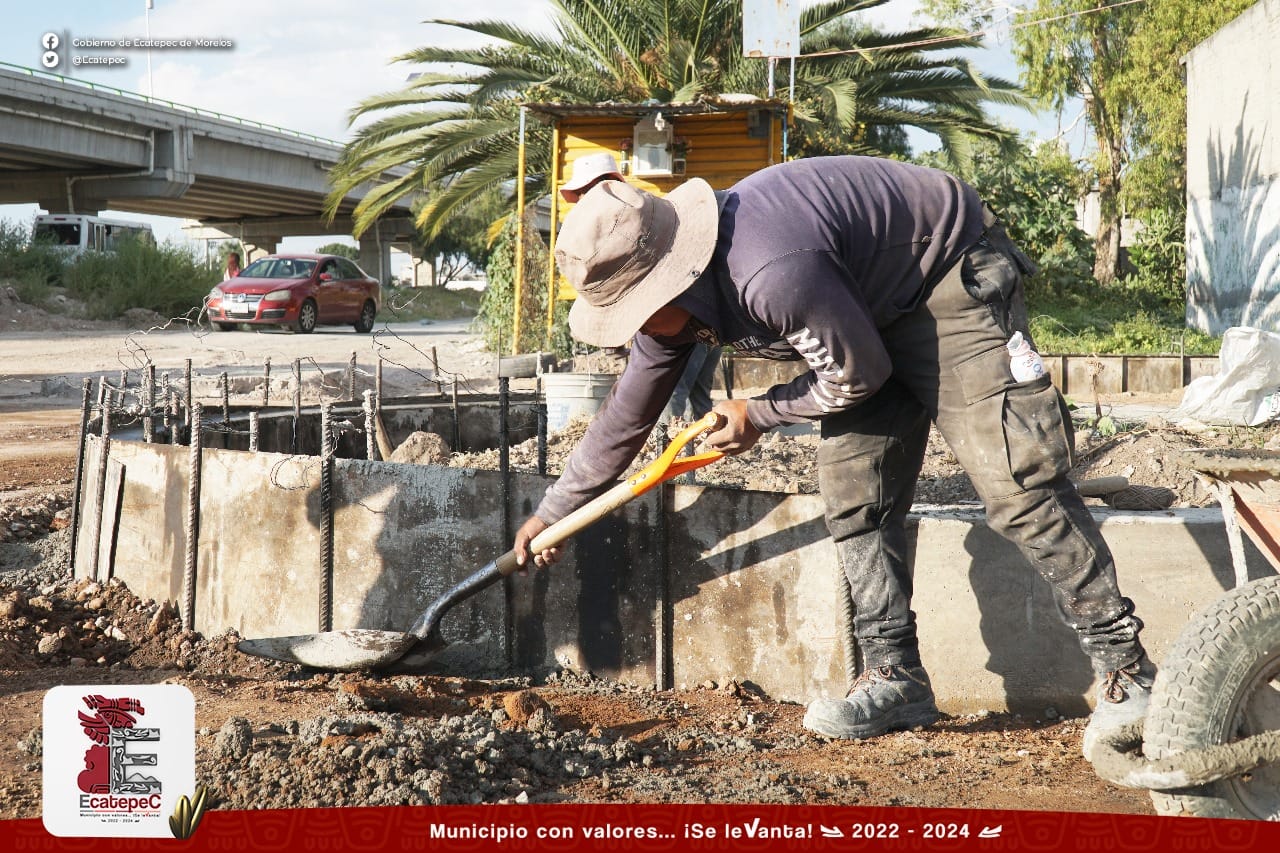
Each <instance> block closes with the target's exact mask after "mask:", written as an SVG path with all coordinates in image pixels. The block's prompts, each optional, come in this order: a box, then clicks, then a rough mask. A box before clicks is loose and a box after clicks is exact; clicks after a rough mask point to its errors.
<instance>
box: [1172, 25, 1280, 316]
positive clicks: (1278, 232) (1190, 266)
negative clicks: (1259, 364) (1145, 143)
mask: <svg viewBox="0 0 1280 853" xmlns="http://www.w3.org/2000/svg"><path fill="white" fill-rule="evenodd" d="M1277 40H1280V0H1261V2H1259V3H1257V4H1256V5H1254V6H1252V7H1250V8H1249V9H1246V10H1245V11H1244V12H1243V13H1242V14H1241V15H1240V16H1239V17H1238V18H1236V19H1235V20H1234V21H1232V22H1231V23H1230V24H1228V25H1227V26H1225V27H1223V28H1222V29H1221V30H1219V31H1218V32H1217V33H1215V34H1214V35H1213V36H1212V37H1210V38H1208V39H1206V40H1205V41H1203V42H1201V43H1200V44H1199V45H1197V46H1196V47H1195V48H1194V49H1193V50H1192V51H1191V52H1190V53H1188V54H1187V56H1186V60H1185V61H1186V72H1187V322H1188V323H1189V324H1191V325H1193V326H1195V327H1196V328H1199V329H1203V330H1205V331H1208V332H1210V333H1212V334H1221V333H1222V332H1223V331H1224V330H1225V329H1227V328H1228V327H1230V326H1238V325H1246V326H1255V327H1258V328H1262V329H1266V330H1268V331H1276V330H1277V329H1278V328H1280V322H1277V321H1280V240H1278V239H1277V237H1280V186H1277V177H1278V176H1280V147H1278V146H1280V139H1278V138H1277V131H1280V101H1277V99H1276V97H1275V92H1276V89H1277V86H1278V85H1280V67H1277V66H1276V64H1275V62H1274V61H1273V54H1274V52H1275V45H1276V43H1277Z"/></svg>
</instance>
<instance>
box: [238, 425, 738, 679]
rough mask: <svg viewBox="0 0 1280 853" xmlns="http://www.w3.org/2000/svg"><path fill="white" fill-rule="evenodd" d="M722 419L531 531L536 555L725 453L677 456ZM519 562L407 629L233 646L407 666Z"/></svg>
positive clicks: (470, 584)
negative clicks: (455, 610) (447, 617)
mask: <svg viewBox="0 0 1280 853" xmlns="http://www.w3.org/2000/svg"><path fill="white" fill-rule="evenodd" d="M720 423H721V416H720V415H718V414H716V413H715V412H711V413H708V414H707V415H706V417H704V418H702V419H701V420H699V421H697V422H696V423H694V424H692V425H690V426H689V427H687V428H686V429H684V430H683V431H682V432H681V433H680V434H679V435H678V436H676V437H675V439H674V440H672V442H671V445H670V446H669V447H667V449H666V450H665V451H664V452H663V453H662V455H661V456H659V457H658V458H657V459H655V460H653V461H652V462H650V463H649V464H648V465H646V466H645V467H644V469H642V470H641V471H639V472H638V473H636V474H634V475H633V476H631V477H630V478H629V479H627V480H625V481H624V482H621V483H619V484H618V485H616V486H614V487H613V488H612V489H610V490H609V491H607V492H605V493H604V494H602V495H600V496H599V497H597V498H595V499H594V500H592V501H590V502H589V503H587V504H584V505H583V506H581V507H579V508H578V509H577V510H575V511H574V512H572V513H570V514H569V515H566V516H565V517H564V518H562V519H560V520H559V521H557V522H556V523H555V524H552V525H550V526H549V527H547V529H546V530H543V531H542V532H541V533H539V534H538V535H537V536H535V537H533V541H532V542H530V543H529V550H530V552H531V553H535V554H536V553H538V552H540V551H543V550H545V549H547V548H553V547H555V546H557V545H559V544H560V543H561V542H564V541H565V540H566V539H568V538H569V537H570V536H573V535H574V534H575V533H578V532H579V531H582V530H585V529H586V528H587V527H590V526H591V525H592V524H594V523H595V522H597V521H599V520H600V519H601V518H603V517H604V516H606V515H608V514H609V513H611V512H613V511H614V510H615V509H617V508H618V507H620V506H622V505H623V504H626V503H627V502H629V501H630V500H632V499H633V498H637V497H639V496H640V495H643V494H644V493H645V492H647V491H649V490H650V489H652V488H653V487H655V486H657V485H659V484H661V483H665V482H666V481H667V480H670V479H672V478H674V477H678V476H680V475H681V474H684V473H686V472H688V471H692V470H694V469H696V468H701V467H702V466H704V465H708V464H710V463H712V462H714V461H716V460H717V459H720V458H722V457H723V456H724V454H723V453H719V452H715V451H712V452H707V453H698V454H695V455H692V456H681V457H680V458H678V459H677V458H676V457H677V455H678V454H679V453H680V451H681V450H683V449H684V447H685V445H687V444H688V443H689V442H690V441H692V440H693V439H695V438H697V437H698V436H700V435H702V434H704V433H706V432H710V431H713V430H715V429H717V428H718V427H719V425H720ZM518 568H520V567H519V566H518V565H517V564H516V552H515V550H514V549H513V550H511V551H508V552H507V553H505V554H503V555H502V556H501V557H499V558H498V559H496V560H494V561H493V562H491V563H489V564H488V565H486V566H485V567H484V568H482V569H480V570H479V571H477V572H475V573H474V574H472V575H471V576H470V577H468V578H465V579H464V580H463V581H462V582H461V583H459V584H457V585H456V586H454V587H453V588H452V589H450V590H449V591H447V592H446V593H445V594H444V595H442V596H440V597H439V598H438V599H436V600H435V601H434V602H432V604H431V606H430V607H428V608H427V609H426V611H424V612H423V614H422V615H421V616H419V617H418V620H417V621H416V622H414V623H413V627H412V628H410V629H409V630H408V632H400V631H378V630H373V629H367V628H350V629H347V630H345V631H325V632H322V633H318V634H298V635H295V636H292V637H263V638H259V639H252V640H241V641H240V643H239V644H238V646H237V648H238V649H239V650H240V651H242V652H244V653H246V654H250V655H256V656H257V657H263V658H270V659H272V660H279V661H285V662H287V663H298V664H302V665H303V666H309V667H314V668H316V669H327V670H338V671H342V672H347V671H352V670H362V669H381V668H385V667H388V666H391V665H393V664H394V665H395V666H396V669H397V670H399V671H402V672H407V671H413V670H414V669H415V668H417V667H419V666H422V665H424V664H426V663H428V662H430V660H431V659H432V658H434V657H435V656H436V655H437V654H439V652H440V651H441V650H443V649H444V648H445V647H446V646H447V645H448V643H446V642H445V639H444V637H443V636H442V635H441V633H440V620H441V619H442V618H443V617H444V614H445V613H447V612H448V611H449V609H450V608H452V607H453V606H454V605H455V604H457V603H458V602H460V601H463V600H464V599H467V598H470V597H471V596H473V595H475V594H476V593H477V592H480V590H482V589H485V588H486V587H490V586H492V585H493V584H495V583H497V582H498V581H500V580H502V579H503V578H505V577H507V576H508V575H511V574H513V573H514V572H515V571H516V570H517V569H518Z"/></svg>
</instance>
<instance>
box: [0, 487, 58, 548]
mask: <svg viewBox="0 0 1280 853" xmlns="http://www.w3.org/2000/svg"><path fill="white" fill-rule="evenodd" d="M70 523H71V498H70V496H69V495H68V494H67V493H66V490H61V491H58V492H42V493H38V494H27V495H22V496H17V497H9V498H3V499H0V543H2V542H18V541H22V540H26V539H36V538H39V537H41V536H45V535H46V534H48V533H51V532H52V531H54V530H62V529H63V528H65V527H66V526H67V525H68V524H70Z"/></svg>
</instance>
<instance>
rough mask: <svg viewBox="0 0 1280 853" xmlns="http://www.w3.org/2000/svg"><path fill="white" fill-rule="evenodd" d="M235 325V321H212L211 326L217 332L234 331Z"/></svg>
mask: <svg viewBox="0 0 1280 853" xmlns="http://www.w3.org/2000/svg"><path fill="white" fill-rule="evenodd" d="M236 325H237V324H236V323H214V324H213V327H214V328H215V329H217V330H218V331H219V332H234V331H235V330H236Z"/></svg>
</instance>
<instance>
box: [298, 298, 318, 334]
mask: <svg viewBox="0 0 1280 853" xmlns="http://www.w3.org/2000/svg"><path fill="white" fill-rule="evenodd" d="M318 316H319V309H318V308H317V307H316V303H315V300H313V299H308V300H307V301H306V302H303V303H302V307H301V308H299V309H298V319H297V320H295V321H294V322H293V330H294V331H295V332H297V333H298V334H300V335H309V334H311V333H312V332H314V331H315V330H316V320H317V319H318Z"/></svg>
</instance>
